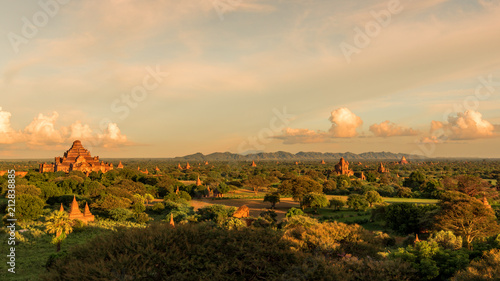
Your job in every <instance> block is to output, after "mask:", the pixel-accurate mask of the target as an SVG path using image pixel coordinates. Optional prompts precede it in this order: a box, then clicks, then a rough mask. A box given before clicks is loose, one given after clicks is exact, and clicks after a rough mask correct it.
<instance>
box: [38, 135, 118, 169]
mask: <svg viewBox="0 0 500 281" xmlns="http://www.w3.org/2000/svg"><path fill="white" fill-rule="evenodd" d="M111 170H113V164H111V163H104V161H100V160H99V156H94V157H92V156H91V155H90V152H89V151H88V150H87V149H85V148H84V147H83V145H82V142H81V141H79V140H76V141H74V142H73V145H72V146H71V148H70V149H69V150H68V151H66V152H65V153H64V156H63V157H56V158H55V163H52V164H47V163H43V164H40V173H46V172H59V171H62V172H66V173H69V172H71V171H81V172H83V173H86V174H88V173H90V172H99V171H101V172H103V173H106V172H108V171H111Z"/></svg>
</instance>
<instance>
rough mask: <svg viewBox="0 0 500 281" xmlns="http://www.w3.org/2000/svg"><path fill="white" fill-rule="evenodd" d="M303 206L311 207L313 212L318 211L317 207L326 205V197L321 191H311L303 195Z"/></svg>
mask: <svg viewBox="0 0 500 281" xmlns="http://www.w3.org/2000/svg"><path fill="white" fill-rule="evenodd" d="M302 201H303V203H302V207H303V208H313V209H314V212H315V213H318V208H323V207H326V206H328V203H329V202H328V199H327V198H326V196H325V195H324V194H323V193H316V192H311V193H308V194H306V195H304V198H303V199H302Z"/></svg>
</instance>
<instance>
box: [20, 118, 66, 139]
mask: <svg viewBox="0 0 500 281" xmlns="http://www.w3.org/2000/svg"><path fill="white" fill-rule="evenodd" d="M58 118H59V114H58V113H57V112H55V111H54V112H53V113H52V116H45V115H43V114H42V113H40V114H38V116H37V117H35V118H34V119H33V121H31V123H30V124H29V125H28V126H27V127H26V128H25V129H24V134H23V137H24V138H25V140H26V143H27V144H28V145H33V146H39V145H51V144H60V143H63V142H64V137H63V133H62V132H61V131H59V130H56V128H55V123H56V121H57V119H58ZM63 131H64V130H63Z"/></svg>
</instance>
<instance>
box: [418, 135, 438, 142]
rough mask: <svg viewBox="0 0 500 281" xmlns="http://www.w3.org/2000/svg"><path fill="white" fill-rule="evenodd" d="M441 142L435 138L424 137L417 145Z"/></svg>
mask: <svg viewBox="0 0 500 281" xmlns="http://www.w3.org/2000/svg"><path fill="white" fill-rule="evenodd" d="M442 142H443V141H442V140H440V139H438V138H437V137H436V136H430V137H424V138H422V139H420V141H419V143H442Z"/></svg>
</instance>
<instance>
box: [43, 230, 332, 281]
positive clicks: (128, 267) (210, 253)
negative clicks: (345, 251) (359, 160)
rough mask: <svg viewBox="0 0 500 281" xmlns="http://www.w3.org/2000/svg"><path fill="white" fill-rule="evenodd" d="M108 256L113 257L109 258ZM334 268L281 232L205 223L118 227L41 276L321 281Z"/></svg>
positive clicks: (54, 279)
mask: <svg viewBox="0 0 500 281" xmlns="http://www.w3.org/2000/svg"><path fill="white" fill-rule="evenodd" d="M110 257H112V259H110ZM333 274H334V272H333V271H332V267H331V266H330V265H328V263H326V262H325V261H324V260H322V259H319V258H316V257H314V256H312V255H310V254H302V253H297V252H296V251H294V250H292V249H290V242H288V241H286V240H283V239H281V235H280V234H279V232H276V231H273V230H269V229H264V228H246V227H244V228H241V229H234V230H232V231H227V230H225V229H220V228H216V227H212V226H209V225H206V224H198V225H180V226H176V227H175V228H171V227H169V226H168V225H159V224H153V225H151V226H150V227H148V228H145V229H133V228H132V229H128V230H126V231H123V230H120V231H117V232H113V233H111V234H109V235H102V236H98V237H96V238H95V239H94V240H92V241H91V242H90V243H87V244H83V245H78V246H76V247H74V248H73V249H72V250H71V252H69V253H68V254H67V255H60V256H57V257H52V258H51V263H50V264H48V273H47V274H46V275H45V276H43V278H41V279H42V280H51V281H58V280H89V279H92V278H93V279H102V280H117V279H120V280H129V279H137V280H159V279H161V280H200V279H201V280H236V279H238V280H305V279H307V280H320V279H322V278H323V277H324V276H332V275H333Z"/></svg>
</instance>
